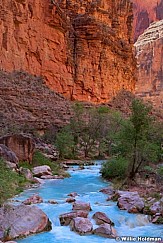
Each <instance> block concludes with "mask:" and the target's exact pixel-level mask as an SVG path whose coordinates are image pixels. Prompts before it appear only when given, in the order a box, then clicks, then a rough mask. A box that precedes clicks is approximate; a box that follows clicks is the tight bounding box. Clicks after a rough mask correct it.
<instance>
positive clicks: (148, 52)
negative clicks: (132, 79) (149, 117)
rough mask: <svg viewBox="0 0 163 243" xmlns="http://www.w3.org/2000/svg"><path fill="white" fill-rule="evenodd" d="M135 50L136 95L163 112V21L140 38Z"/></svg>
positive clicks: (154, 24) (153, 24)
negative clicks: (136, 71) (136, 67)
mask: <svg viewBox="0 0 163 243" xmlns="http://www.w3.org/2000/svg"><path fill="white" fill-rule="evenodd" d="M135 48H136V57H137V62H138V82H137V84H136V94H137V95H138V96H141V97H143V98H144V99H145V100H149V101H151V102H152V103H153V104H154V106H155V107H157V108H160V112H161V111H163V20H160V21H158V22H155V23H152V24H151V25H150V27H149V28H148V29H147V30H146V31H145V32H144V33H143V34H142V35H141V36H140V37H139V38H138V40H137V42H136V43H135ZM160 115H161V114H160ZM162 115H163V114H162Z"/></svg>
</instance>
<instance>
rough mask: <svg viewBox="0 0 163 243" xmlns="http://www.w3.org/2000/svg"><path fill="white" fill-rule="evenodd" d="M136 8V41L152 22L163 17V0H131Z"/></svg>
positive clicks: (134, 29)
mask: <svg viewBox="0 0 163 243" xmlns="http://www.w3.org/2000/svg"><path fill="white" fill-rule="evenodd" d="M131 1H132V2H133V9H134V28H133V31H134V39H135V41H136V40H137V38H138V37H139V35H141V34H142V33H143V32H144V30H145V29H147V28H148V27H149V25H150V23H152V22H154V21H158V20H161V19H163V0H131Z"/></svg>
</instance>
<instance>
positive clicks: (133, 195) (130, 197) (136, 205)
mask: <svg viewBox="0 0 163 243" xmlns="http://www.w3.org/2000/svg"><path fill="white" fill-rule="evenodd" d="M117 197H118V203H117V205H118V207H119V208H120V209H123V210H127V211H128V212H129V213H141V212H142V211H143V208H144V200H143V199H142V198H141V197H140V196H139V194H138V192H128V191H118V192H117Z"/></svg>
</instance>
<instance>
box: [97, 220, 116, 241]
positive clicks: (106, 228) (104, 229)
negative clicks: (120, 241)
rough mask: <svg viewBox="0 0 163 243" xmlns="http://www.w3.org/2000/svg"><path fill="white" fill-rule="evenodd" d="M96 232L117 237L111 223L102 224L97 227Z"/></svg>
mask: <svg viewBox="0 0 163 243" xmlns="http://www.w3.org/2000/svg"><path fill="white" fill-rule="evenodd" d="M93 233H94V234H96V235H100V236H103V237H107V238H115V237H116V236H117V235H116V231H115V229H114V228H113V227H112V226H111V225H110V224H106V223H105V224H101V225H100V226H99V227H98V228H97V229H95V230H94V231H93Z"/></svg>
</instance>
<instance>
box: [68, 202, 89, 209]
mask: <svg viewBox="0 0 163 243" xmlns="http://www.w3.org/2000/svg"><path fill="white" fill-rule="evenodd" d="M72 210H86V211H91V210H92V209H91V206H90V203H86V202H80V201H76V202H74V204H73V207H72Z"/></svg>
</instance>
